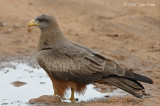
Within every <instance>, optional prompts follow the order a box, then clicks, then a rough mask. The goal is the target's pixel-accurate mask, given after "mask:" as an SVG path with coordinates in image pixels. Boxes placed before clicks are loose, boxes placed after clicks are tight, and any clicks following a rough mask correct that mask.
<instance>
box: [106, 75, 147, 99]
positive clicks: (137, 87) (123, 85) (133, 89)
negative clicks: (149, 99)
mask: <svg viewBox="0 0 160 106" xmlns="http://www.w3.org/2000/svg"><path fill="white" fill-rule="evenodd" d="M103 81H104V82H106V83H109V84H111V85H114V86H116V87H118V88H120V89H122V90H125V91H126V92H128V93H130V94H132V95H134V96H135V97H137V98H141V97H142V96H143V94H145V91H144V87H143V86H142V85H141V84H140V83H139V82H138V81H136V80H131V79H126V78H124V77H108V78H105V79H103Z"/></svg>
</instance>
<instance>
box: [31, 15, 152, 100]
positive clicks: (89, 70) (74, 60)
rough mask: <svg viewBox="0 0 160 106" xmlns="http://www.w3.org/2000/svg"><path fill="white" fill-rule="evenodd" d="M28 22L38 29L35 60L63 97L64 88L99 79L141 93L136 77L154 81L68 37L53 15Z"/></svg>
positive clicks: (79, 89) (81, 87)
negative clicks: (75, 42) (73, 41)
mask: <svg viewBox="0 0 160 106" xmlns="http://www.w3.org/2000/svg"><path fill="white" fill-rule="evenodd" d="M29 26H38V27H39V28H40V29H41V35H40V39H39V45H38V54H37V61H38V63H39V65H40V66H41V67H42V68H43V69H44V70H45V71H46V73H47V74H48V76H49V77H50V79H51V80H52V83H53V88H54V91H55V94H56V95H60V96H61V97H63V96H64V93H65V90H66V89H67V88H72V89H74V90H75V91H77V92H79V93H82V92H83V91H84V90H85V87H86V85H87V84H90V83H95V82H98V83H104V84H107V83H109V84H111V85H114V86H116V87H119V88H121V89H123V90H125V91H127V92H129V93H131V94H132V95H134V96H136V97H142V96H143V95H144V94H145V91H144V87H143V86H142V85H141V84H140V83H139V82H138V81H142V82H146V83H150V84H152V83H153V82H152V80H151V79H150V78H148V77H145V76H142V75H138V74H136V73H133V72H130V71H126V70H124V69H123V68H122V67H121V66H120V65H119V64H118V63H116V62H115V61H114V60H111V59H109V58H107V57H106V56H103V55H101V54H99V53H97V52H95V51H93V50H91V49H90V48H87V47H85V46H82V45H79V44H74V43H72V42H70V41H68V40H67V39H66V38H65V37H64V36H63V34H62V32H61V31H60V29H59V26H58V24H57V21H56V19H55V18H54V17H53V16H50V15H41V16H38V17H37V18H35V19H34V20H33V21H31V22H30V24H29Z"/></svg>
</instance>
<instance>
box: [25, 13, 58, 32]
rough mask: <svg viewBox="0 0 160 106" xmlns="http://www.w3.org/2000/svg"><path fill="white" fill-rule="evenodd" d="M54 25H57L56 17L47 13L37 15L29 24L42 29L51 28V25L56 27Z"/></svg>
mask: <svg viewBox="0 0 160 106" xmlns="http://www.w3.org/2000/svg"><path fill="white" fill-rule="evenodd" d="M54 25H57V22H56V19H55V17H53V16H51V15H46V14H43V15H40V16H38V17H36V18H35V19H33V20H31V21H30V22H29V24H28V26H29V27H31V26H37V27H39V28H40V29H41V30H47V29H50V28H51V27H54Z"/></svg>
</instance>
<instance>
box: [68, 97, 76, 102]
mask: <svg viewBox="0 0 160 106" xmlns="http://www.w3.org/2000/svg"><path fill="white" fill-rule="evenodd" d="M69 100H70V101H71V102H75V101H78V98H72V97H71V98H70V99H69Z"/></svg>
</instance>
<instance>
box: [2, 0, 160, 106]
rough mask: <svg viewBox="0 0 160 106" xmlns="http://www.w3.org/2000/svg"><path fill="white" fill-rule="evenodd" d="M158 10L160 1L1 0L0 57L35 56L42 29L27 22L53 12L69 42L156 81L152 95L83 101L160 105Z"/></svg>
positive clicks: (100, 103)
mask: <svg viewBox="0 0 160 106" xmlns="http://www.w3.org/2000/svg"><path fill="white" fill-rule="evenodd" d="M124 3H126V4H124ZM130 3H137V4H136V6H131V4H130ZM147 3H152V4H155V6H153V5H152V6H151V5H149V4H147ZM142 4H145V6H142ZM124 5H126V6H124ZM159 11H160V1H158V0H5V1H4V0H0V24H1V25H0V55H1V56H0V57H1V58H0V60H1V61H3V59H5V58H6V57H17V58H21V57H23V56H31V57H33V58H34V57H35V53H36V48H37V43H38V39H39V35H40V31H39V29H38V28H36V27H33V28H32V31H31V33H29V32H28V31H27V28H28V27H27V25H28V22H29V21H30V20H32V19H33V18H35V17H36V16H38V15H41V14H43V13H46V14H51V15H54V16H56V18H57V20H58V22H59V25H60V27H61V29H62V31H63V34H64V35H65V37H67V38H68V39H69V40H71V41H73V42H76V43H80V44H83V45H86V46H88V47H91V48H92V49H95V50H97V51H99V52H101V53H103V54H105V55H107V56H109V57H111V58H113V59H115V60H116V61H118V62H119V63H120V64H121V65H123V66H124V67H126V68H128V69H130V70H131V71H135V72H137V73H140V74H143V75H146V76H148V77H150V78H152V79H153V81H154V84H153V85H149V84H144V86H145V88H146V91H147V92H148V93H150V94H152V97H151V98H144V99H136V98H135V97H133V96H130V97H128V98H113V99H111V100H108V101H99V102H93V103H92V102H89V103H82V104H83V105H86V106H87V105H88V106H90V105H108V106H110V105H111V106H112V105H113V104H114V105H117V106H121V105H132V104H133V105H146V106H156V105H158V104H160V13H159ZM61 105H63V104H61ZM68 105H81V103H80V104H68Z"/></svg>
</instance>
